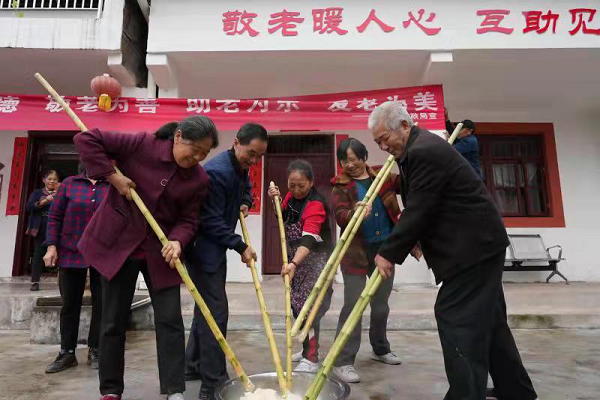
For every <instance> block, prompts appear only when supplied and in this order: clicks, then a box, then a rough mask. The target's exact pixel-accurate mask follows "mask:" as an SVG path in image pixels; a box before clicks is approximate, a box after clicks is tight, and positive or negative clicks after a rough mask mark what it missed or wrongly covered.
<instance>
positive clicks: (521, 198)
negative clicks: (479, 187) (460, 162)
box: [479, 135, 549, 217]
mask: <svg viewBox="0 0 600 400" xmlns="http://www.w3.org/2000/svg"><path fill="white" fill-rule="evenodd" d="M479 146H480V148H479V153H480V158H481V166H482V173H483V176H484V181H485V184H486V186H487V187H488V189H489V191H490V193H492V196H493V197H494V199H495V200H496V203H497V204H498V207H500V210H501V212H502V214H503V215H504V216H511V217H540V216H548V213H549V206H548V195H547V190H546V184H545V182H546V177H545V169H544V160H543V152H542V149H543V146H542V138H541V137H540V136H539V135H531V136H484V137H481V138H480V140H479Z"/></svg>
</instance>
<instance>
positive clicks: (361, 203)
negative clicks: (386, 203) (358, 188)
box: [354, 201, 373, 218]
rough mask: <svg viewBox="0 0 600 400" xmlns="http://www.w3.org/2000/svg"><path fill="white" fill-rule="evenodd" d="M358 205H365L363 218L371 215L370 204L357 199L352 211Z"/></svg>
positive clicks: (356, 208)
mask: <svg viewBox="0 0 600 400" xmlns="http://www.w3.org/2000/svg"><path fill="white" fill-rule="evenodd" d="M360 206H364V207H365V218H367V217H368V216H370V215H371V211H372V210H373V205H372V204H369V203H365V202H364V201H357V202H356V204H355V205H354V211H355V212H356V210H358V207H360Z"/></svg>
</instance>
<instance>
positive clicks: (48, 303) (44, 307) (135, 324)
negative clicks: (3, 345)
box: [29, 295, 154, 344]
mask: <svg viewBox="0 0 600 400" xmlns="http://www.w3.org/2000/svg"><path fill="white" fill-rule="evenodd" d="M147 298H148V296H147V295H135V296H134V298H133V303H134V304H136V303H138V302H140V301H142V300H145V299H147ZM91 300H92V299H91V297H90V296H83V304H82V307H81V314H80V317H79V334H78V340H77V343H79V344H87V337H88V332H89V329H90V321H91V318H92V301H91ZM61 308H62V299H61V298H60V297H58V296H53V297H42V298H39V299H37V302H36V305H35V307H33V311H32V316H31V325H30V330H29V334H30V342H31V343H35V344H60V310H61ZM150 310H152V307H150V306H149V303H148V305H146V306H145V307H144V306H142V307H138V308H136V309H134V310H133V311H132V313H131V315H130V320H129V321H128V328H129V329H132V330H147V329H151V328H153V325H154V324H152V327H150V326H149V325H148V324H147V322H146V324H144V321H147V319H148V318H149V319H150V321H152V320H153V318H152V317H151V316H150V315H151V313H150V312H149V311H150ZM152 314H153V313H152ZM140 328H142V329H140ZM144 328H145V329H144Z"/></svg>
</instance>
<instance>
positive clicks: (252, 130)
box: [236, 122, 269, 146]
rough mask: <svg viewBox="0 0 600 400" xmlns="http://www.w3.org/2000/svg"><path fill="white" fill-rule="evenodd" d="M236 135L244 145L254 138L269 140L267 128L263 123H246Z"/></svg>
mask: <svg viewBox="0 0 600 400" xmlns="http://www.w3.org/2000/svg"><path fill="white" fill-rule="evenodd" d="M236 137H237V140H238V141H239V142H240V144H243V145H244V146H245V145H247V144H249V143H250V142H251V141H252V140H254V139H260V140H261V141H263V142H267V141H268V140H269V135H268V134H267V130H266V129H265V128H264V127H263V126H262V125H259V124H255V123H254V122H248V123H247V124H244V125H243V126H242V127H241V128H240V130H239V131H238V133H237V135H236Z"/></svg>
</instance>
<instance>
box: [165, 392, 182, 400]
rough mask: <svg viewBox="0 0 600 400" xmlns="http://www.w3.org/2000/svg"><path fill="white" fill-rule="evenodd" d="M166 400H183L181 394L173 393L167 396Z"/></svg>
mask: <svg viewBox="0 0 600 400" xmlns="http://www.w3.org/2000/svg"><path fill="white" fill-rule="evenodd" d="M167 400H185V398H184V397H183V395H182V394H181V393H173V394H170V395H168V396H167Z"/></svg>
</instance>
